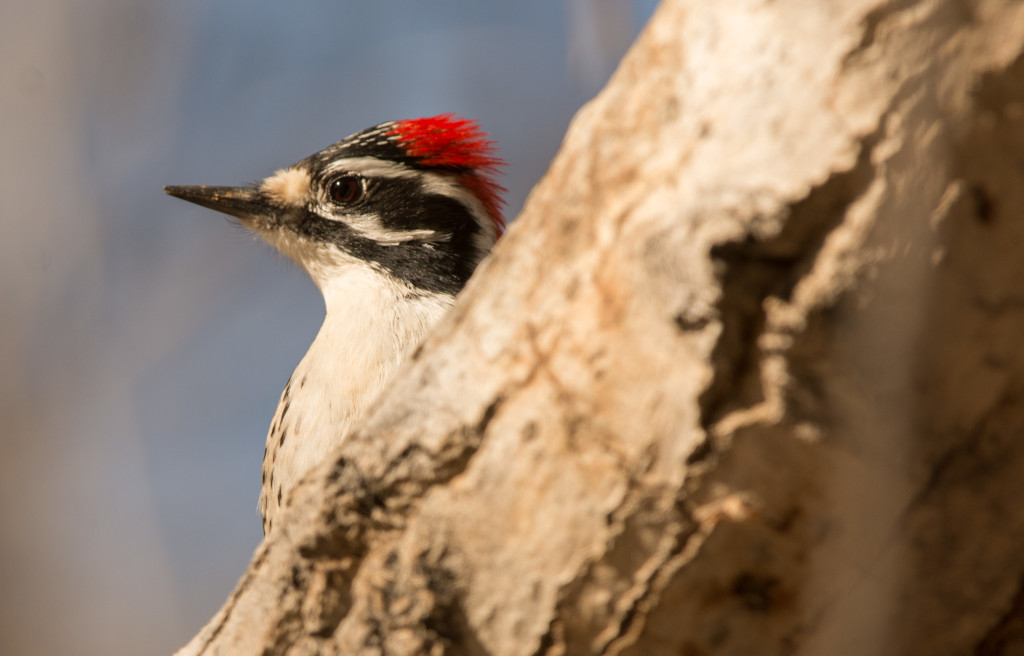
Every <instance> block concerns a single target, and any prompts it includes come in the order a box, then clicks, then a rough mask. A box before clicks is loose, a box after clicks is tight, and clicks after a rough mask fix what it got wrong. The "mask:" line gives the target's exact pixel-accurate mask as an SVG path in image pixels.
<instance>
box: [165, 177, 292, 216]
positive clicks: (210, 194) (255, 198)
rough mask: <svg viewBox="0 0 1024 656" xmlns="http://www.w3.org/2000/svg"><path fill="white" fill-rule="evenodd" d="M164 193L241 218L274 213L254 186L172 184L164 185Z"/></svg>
mask: <svg viewBox="0 0 1024 656" xmlns="http://www.w3.org/2000/svg"><path fill="white" fill-rule="evenodd" d="M164 193H166V194H167V195H169V196H174V197H175V198H181V199H182V200H187V201H189V202H190V203H195V204H196V205H202V206H203V207H206V208H209V209H211V210H217V211H218V212H223V213H225V214H230V215H231V216H235V217H238V218H239V219H252V218H255V217H257V216H267V215H269V214H271V213H272V210H271V208H270V205H269V203H267V199H266V197H265V196H264V195H263V194H262V193H260V191H259V190H258V189H255V188H253V187H208V186H206V185H196V186H186V187H175V186H171V187H164Z"/></svg>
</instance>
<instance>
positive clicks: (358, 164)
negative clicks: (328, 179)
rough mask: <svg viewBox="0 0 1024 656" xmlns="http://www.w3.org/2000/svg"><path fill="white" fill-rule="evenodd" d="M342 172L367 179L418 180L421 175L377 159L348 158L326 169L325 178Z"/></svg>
mask: <svg viewBox="0 0 1024 656" xmlns="http://www.w3.org/2000/svg"><path fill="white" fill-rule="evenodd" d="M342 172H345V173H358V174H359V175H361V176H364V177H367V178H416V177H418V176H419V175H420V172H419V171H416V170H414V169H410V168H409V167H408V166H404V165H402V164H398V163H397V162H389V161H388V160H385V159H378V158H376V157H347V158H345V159H340V160H338V161H337V162H333V163H332V164H330V165H329V166H328V167H327V168H325V169H324V175H325V176H329V175H330V174H332V173H342Z"/></svg>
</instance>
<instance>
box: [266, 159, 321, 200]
mask: <svg viewBox="0 0 1024 656" xmlns="http://www.w3.org/2000/svg"><path fill="white" fill-rule="evenodd" d="M311 184H312V179H311V178H310V177H309V173H307V172H306V171H304V170H303V169H298V168H287V169H280V170H279V171H276V172H275V173H274V175H272V176H270V177H269V178H266V179H265V180H263V182H261V183H260V191H262V192H263V193H265V194H266V195H267V196H269V197H270V198H271V200H273V201H274V202H276V203H278V204H280V205H292V206H302V205H305V204H306V203H307V202H308V201H309V189H310V185H311Z"/></svg>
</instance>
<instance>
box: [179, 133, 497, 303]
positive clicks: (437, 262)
mask: <svg viewBox="0 0 1024 656" xmlns="http://www.w3.org/2000/svg"><path fill="white" fill-rule="evenodd" d="M495 152H496V147H495V145H494V143H493V142H491V141H490V140H489V139H488V137H487V135H486V134H485V133H484V132H482V131H481V130H480V128H479V127H478V125H477V124H476V123H475V122H473V121H469V120H465V119H461V118H458V117H455V116H453V115H451V114H444V115H440V116H433V117H428V118H419V119H412V120H405V121H392V122H388V123H381V124H380V125H377V126H374V127H372V128H368V129H366V130H363V131H362V132H357V133H356V134H354V135H352V136H350V137H347V138H345V139H342V140H341V141H339V142H337V143H335V144H333V145H331V146H329V147H327V148H325V149H324V150H322V151H320V152H318V153H316V154H314V155H310V156H309V157H307V158H305V159H303V160H301V161H299V162H296V163H295V164H292V165H291V166H288V167H286V168H283V169H280V170H278V171H276V172H275V173H274V174H273V175H271V176H269V177H267V178H265V179H263V180H261V181H259V182H258V183H256V184H254V185H251V186H242V187H212V186H169V187H165V188H164V191H165V192H166V193H168V194H170V195H171V196H176V197H178V198H182V199H184V200H188V201H191V202H193V203H196V204H198V205H202V206H203V207H207V208H210V209H213V210H217V211H219V212H224V213H225V214H229V215H231V216H234V217H236V218H237V219H238V220H239V221H240V222H241V224H242V225H244V226H245V227H247V228H249V229H251V230H252V231H253V232H255V233H256V234H257V235H259V236H260V237H261V238H262V239H264V240H265V241H266V242H268V243H269V244H271V245H273V246H274V247H276V248H277V249H278V250H279V251H281V252H282V253H283V254H285V255H287V256H288V257H289V258H291V259H292V260H294V261H295V262H296V263H297V264H299V266H301V267H302V268H303V269H305V270H306V271H307V272H308V273H309V274H310V276H311V277H312V278H313V280H314V282H316V283H317V285H318V286H319V287H320V288H321V290H323V289H324V288H325V286H327V285H329V284H330V281H331V280H332V279H333V278H334V277H335V276H338V275H343V274H344V272H345V271H348V270H351V268H352V267H353V266H366V265H369V266H370V267H372V268H373V269H374V270H375V271H377V272H379V273H381V274H383V275H390V276H393V277H394V278H396V279H398V280H399V281H402V282H404V283H407V284H409V285H411V286H412V287H414V288H417V289H420V290H423V291H426V292H433V293H449V294H452V295H454V294H455V293H457V292H458V290H459V289H461V288H462V286H463V285H464V284H465V282H466V280H467V279H468V278H469V276H470V275H471V274H472V273H473V270H474V269H475V268H476V265H477V264H478V263H479V262H480V260H481V259H482V258H483V257H484V256H485V255H486V254H487V252H488V251H489V250H490V248H491V247H492V246H493V245H494V242H495V241H496V240H497V238H498V237H500V236H501V234H502V233H503V231H504V228H505V223H504V221H503V219H502V216H501V208H502V205H503V201H502V196H501V195H502V192H504V189H503V188H502V187H501V186H500V185H499V184H498V183H497V181H496V176H497V172H498V169H499V168H500V167H501V166H503V164H504V163H503V162H502V160H500V159H498V158H497V157H496V156H495Z"/></svg>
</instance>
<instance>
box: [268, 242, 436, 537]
mask: <svg viewBox="0 0 1024 656" xmlns="http://www.w3.org/2000/svg"><path fill="white" fill-rule="evenodd" d="M310 273H313V274H314V275H313V278H314V280H315V281H316V282H317V285H318V286H319V287H320V291H321V292H322V293H323V296H324V302H325V304H326V306H327V315H326V317H325V318H324V323H323V325H322V326H321V327H320V332H319V333H317V336H316V339H314V340H313V344H312V345H311V346H310V347H309V351H307V352H306V355H305V356H304V357H303V358H302V360H301V361H300V362H299V365H298V367H296V369H295V372H294V373H293V374H292V377H291V379H290V380H289V381H288V385H287V386H286V387H285V390H284V393H283V394H282V395H281V401H280V403H279V405H278V408H277V412H276V413H275V414H274V419H273V421H272V422H271V426H270V432H269V433H268V435H267V450H266V454H265V455H264V461H263V475H264V480H263V490H262V493H261V494H260V508H261V510H262V512H263V516H264V519H263V528H264V531H266V532H269V530H270V528H271V526H272V522H273V519H274V515H275V513H276V512H277V511H278V510H279V509H280V507H281V506H282V505H284V504H286V502H287V498H288V494H290V493H291V491H292V488H294V486H295V484H296V483H297V482H298V480H299V478H301V477H302V475H304V474H305V473H306V472H307V471H309V469H311V468H312V467H313V466H314V465H316V464H317V463H319V462H321V461H322V460H323V459H324V458H325V457H326V456H327V454H328V453H329V452H330V451H331V450H332V449H333V448H334V447H336V446H338V445H339V444H341V442H342V441H343V440H344V439H345V438H346V437H347V436H348V434H349V433H350V432H351V430H352V429H353V427H354V426H355V425H356V423H357V422H358V421H359V419H360V418H361V416H362V415H363V414H364V412H365V411H366V409H367V408H368V407H369V406H370V405H371V404H372V403H373V401H374V400H375V399H376V398H377V396H378V395H379V394H380V392H381V391H382V390H383V389H384V387H385V385H386V384H387V382H388V380H389V379H390V377H391V375H392V374H393V373H394V371H395V369H396V368H397V367H398V365H399V364H401V362H402V361H403V360H404V359H405V357H406V356H407V355H408V354H409V352H411V351H412V350H413V349H414V348H415V347H416V346H418V345H419V344H420V342H422V340H423V338H424V337H425V336H426V333H427V331H428V330H429V329H430V328H431V327H432V326H433V325H434V324H435V323H436V322H437V320H438V319H439V318H440V317H441V316H442V315H444V313H445V312H447V310H448V309H449V308H450V307H451V304H452V302H453V300H454V299H453V297H451V296H448V295H444V294H434V293H427V292H423V291H421V290H416V289H414V288H412V287H410V286H409V285H407V284H405V283H402V282H400V281H398V280H396V279H395V278H393V277H391V276H390V275H388V274H386V273H382V272H379V271H376V270H374V269H372V268H371V267H370V266H368V265H367V264H365V263H362V262H358V263H357V262H344V263H336V265H335V266H334V267H332V269H331V270H330V271H317V272H313V271H311V272H310ZM317 274H319V275H317Z"/></svg>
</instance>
